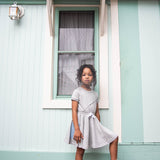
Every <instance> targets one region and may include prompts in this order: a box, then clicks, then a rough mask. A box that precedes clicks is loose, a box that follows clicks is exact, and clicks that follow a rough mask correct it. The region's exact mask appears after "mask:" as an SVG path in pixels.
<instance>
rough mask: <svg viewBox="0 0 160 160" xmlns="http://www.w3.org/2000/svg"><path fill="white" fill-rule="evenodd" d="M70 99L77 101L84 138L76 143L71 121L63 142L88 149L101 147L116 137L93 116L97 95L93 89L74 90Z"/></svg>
mask: <svg viewBox="0 0 160 160" xmlns="http://www.w3.org/2000/svg"><path fill="white" fill-rule="evenodd" d="M71 100H74V101H77V102H78V112H77V114H78V123H79V128H80V131H81V132H82V134H83V136H84V139H82V140H81V142H80V143H78V144H77V143H76V141H75V140H74V139H73V134H74V125H73V122H71V124H70V127H69V130H68V132H67V134H66V137H65V142H66V143H68V144H73V145H75V146H76V147H79V148H83V149H88V148H99V147H103V146H105V145H107V144H109V143H111V142H112V141H114V140H115V139H116V138H117V135H116V134H115V133H114V132H112V131H111V130H109V129H108V128H105V127H104V126H103V125H102V124H101V123H100V122H99V120H98V119H97V117H96V116H95V112H96V106H97V103H98V95H97V93H96V92H95V91H93V90H91V91H87V90H85V89H84V88H82V87H78V88H77V89H75V90H74V92H73V94H72V98H71Z"/></svg>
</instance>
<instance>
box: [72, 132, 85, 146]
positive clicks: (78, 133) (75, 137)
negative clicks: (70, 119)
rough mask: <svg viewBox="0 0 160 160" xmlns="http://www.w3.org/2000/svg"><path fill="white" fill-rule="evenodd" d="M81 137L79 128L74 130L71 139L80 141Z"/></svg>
mask: <svg viewBox="0 0 160 160" xmlns="http://www.w3.org/2000/svg"><path fill="white" fill-rule="evenodd" d="M81 138H82V139H83V134H82V133H81V131H80V130H79V129H77V130H75V132H74V136H73V139H74V140H75V141H76V142H77V143H80V142H81Z"/></svg>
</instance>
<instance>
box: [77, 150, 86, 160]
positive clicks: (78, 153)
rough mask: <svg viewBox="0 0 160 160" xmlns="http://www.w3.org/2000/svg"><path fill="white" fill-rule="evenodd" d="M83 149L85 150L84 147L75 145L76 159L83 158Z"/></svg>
mask: <svg viewBox="0 0 160 160" xmlns="http://www.w3.org/2000/svg"><path fill="white" fill-rule="evenodd" d="M84 151H85V150H84V149H82V148H78V147H77V151H76V160H83V154H84Z"/></svg>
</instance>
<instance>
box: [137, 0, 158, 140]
mask: <svg viewBox="0 0 160 160" xmlns="http://www.w3.org/2000/svg"><path fill="white" fill-rule="evenodd" d="M138 13H139V35H140V50H141V72H142V74H141V76H142V94H143V124H144V141H145V142H160V128H159V127H157V124H158V122H159V121H160V117H159V113H160V107H159V106H160V99H159V95H160V74H159V68H160V63H159V60H160V47H159V42H160V14H159V13H160V8H159V1H158V0H154V1H146V2H145V1H143V0H139V2H138Z"/></svg>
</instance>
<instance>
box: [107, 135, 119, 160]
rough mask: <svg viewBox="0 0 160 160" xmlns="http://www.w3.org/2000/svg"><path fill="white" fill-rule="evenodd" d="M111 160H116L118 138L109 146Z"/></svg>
mask: <svg viewBox="0 0 160 160" xmlns="http://www.w3.org/2000/svg"><path fill="white" fill-rule="evenodd" d="M109 150H110V155H111V160H117V151H118V137H117V138H116V139H115V140H114V141H113V142H112V143H110V146H109Z"/></svg>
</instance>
